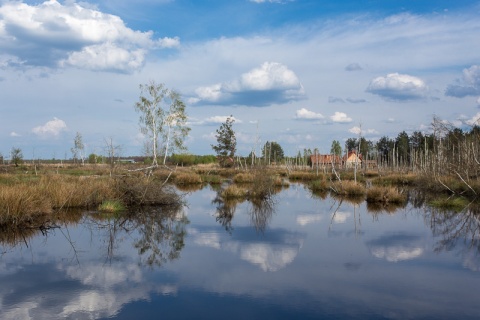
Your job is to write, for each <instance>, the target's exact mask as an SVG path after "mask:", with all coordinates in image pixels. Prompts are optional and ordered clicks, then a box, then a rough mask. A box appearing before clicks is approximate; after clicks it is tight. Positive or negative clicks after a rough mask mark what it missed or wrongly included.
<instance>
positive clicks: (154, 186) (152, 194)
mask: <svg viewBox="0 0 480 320" xmlns="http://www.w3.org/2000/svg"><path fill="white" fill-rule="evenodd" d="M12 181H13V180H12ZM12 181H10V182H9V183H6V184H2V185H1V186H0V225H2V224H9V225H11V226H16V225H20V224H25V223H28V222H29V221H33V220H34V219H36V218H37V217H39V216H48V215H51V214H53V213H56V212H58V211H61V210H63V209H67V208H97V207H98V206H99V205H100V204H101V203H103V202H105V201H119V202H121V203H122V204H124V205H151V204H158V205H162V204H175V203H180V202H181V201H182V200H181V198H180V196H178V195H177V194H176V193H175V192H174V191H173V190H171V189H169V188H167V187H162V183H161V182H159V181H156V180H147V179H145V178H143V177H122V178H112V177H109V176H81V177H75V176H71V175H43V176H41V177H39V178H38V179H35V180H28V179H18V180H17V181H13V182H12Z"/></svg>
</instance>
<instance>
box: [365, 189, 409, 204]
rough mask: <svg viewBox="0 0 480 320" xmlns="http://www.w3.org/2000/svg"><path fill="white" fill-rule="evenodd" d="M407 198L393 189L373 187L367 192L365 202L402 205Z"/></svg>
mask: <svg viewBox="0 0 480 320" xmlns="http://www.w3.org/2000/svg"><path fill="white" fill-rule="evenodd" d="M406 201H407V197H406V196H405V195H404V194H403V193H401V192H399V191H398V189H397V188H394V187H378V186H374V187H371V188H369V189H368V190H367V202H377V203H394V204H402V203H405V202H406Z"/></svg>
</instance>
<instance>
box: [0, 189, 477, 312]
mask: <svg viewBox="0 0 480 320" xmlns="http://www.w3.org/2000/svg"><path fill="white" fill-rule="evenodd" d="M323 197H325V199H322V198H321V197H318V196H313V195H312V194H311V193H310V192H309V191H307V190H306V189H304V188H303V187H302V186H301V185H292V186H291V187H290V188H287V189H284V190H282V191H280V192H279V193H278V194H277V195H276V196H275V201H274V202H273V203H256V204H254V203H253V204H252V203H250V202H242V203H223V202H221V201H219V200H218V198H217V193H216V192H215V190H213V189H211V188H210V187H206V188H203V189H202V190H198V191H194V192H191V193H189V194H188V195H187V196H186V201H187V204H188V205H187V206H186V207H183V208H180V209H178V208H177V209H170V210H166V209H156V210H144V211H143V212H134V215H133V216H131V217H129V218H128V219H127V218H125V217H124V216H117V217H116V216H114V215H111V216H101V215H100V214H98V213H95V212H91V213H82V214H79V213H77V214H76V215H73V216H72V215H70V218H69V219H70V220H69V221H70V222H63V223H59V228H54V229H50V230H45V231H44V234H42V233H41V232H39V231H35V232H33V231H32V232H30V234H23V235H18V234H14V235H3V237H2V238H1V239H2V242H1V247H0V254H1V255H0V284H1V285H0V318H1V319H64V318H67V319H105V318H109V319H132V318H135V319H158V318H164V319H177V318H180V319H185V318H208V319H216V318H222V319H223V318H228V319H246V318H247V319H259V318H265V319H292V318H297V319H319V318H322V319H323V318H324V319H352V318H358V319H366V318H368V319H424V318H426V319H453V318H455V319H477V318H478V317H479V315H480V304H479V303H478V301H479V297H480V295H479V294H478V288H479V287H480V272H479V271H480V252H479V251H480V236H479V232H480V220H479V218H478V217H479V216H478V215H474V214H473V213H472V212H466V213H464V214H459V215H457V214H453V213H451V212H450V213H441V212H435V211H434V210H432V209H429V208H428V207H426V206H424V205H422V204H421V202H420V203H418V201H417V203H416V205H415V206H414V205H412V204H409V205H407V206H406V207H404V208H398V209H395V210H393V209H389V210H387V211H385V210H379V209H376V210H375V211H371V210H370V208H367V207H366V205H365V202H360V203H358V201H347V200H340V199H335V198H332V197H330V196H327V195H323ZM388 211H390V212H388Z"/></svg>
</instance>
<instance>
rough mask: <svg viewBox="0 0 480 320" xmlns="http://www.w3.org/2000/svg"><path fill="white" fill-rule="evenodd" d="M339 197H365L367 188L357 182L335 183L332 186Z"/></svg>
mask: <svg viewBox="0 0 480 320" xmlns="http://www.w3.org/2000/svg"><path fill="white" fill-rule="evenodd" d="M330 188H331V190H333V191H334V192H335V193H336V194H338V195H344V196H363V195H365V190H366V189H365V186H364V185H363V184H361V183H359V182H355V181H350V180H347V181H335V182H333V183H332V184H331V186H330Z"/></svg>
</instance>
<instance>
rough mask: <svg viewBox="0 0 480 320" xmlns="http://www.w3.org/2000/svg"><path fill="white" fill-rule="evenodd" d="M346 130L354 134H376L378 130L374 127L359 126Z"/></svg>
mask: <svg viewBox="0 0 480 320" xmlns="http://www.w3.org/2000/svg"><path fill="white" fill-rule="evenodd" d="M348 131H349V132H351V133H353V134H356V135H359V134H362V135H368V134H378V131H377V130H375V129H362V128H360V127H353V128H350V129H349V130H348Z"/></svg>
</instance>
